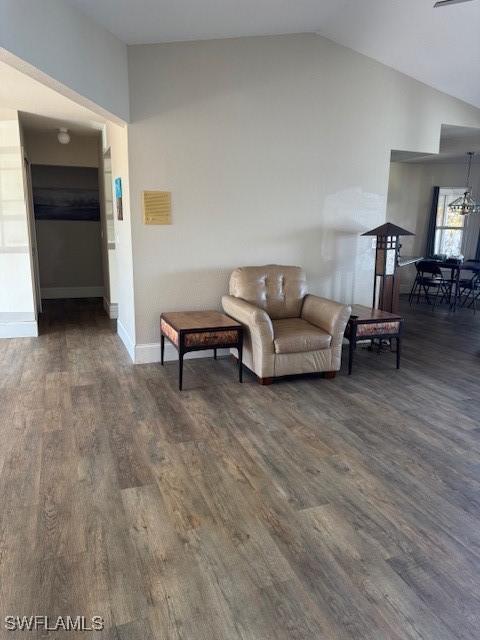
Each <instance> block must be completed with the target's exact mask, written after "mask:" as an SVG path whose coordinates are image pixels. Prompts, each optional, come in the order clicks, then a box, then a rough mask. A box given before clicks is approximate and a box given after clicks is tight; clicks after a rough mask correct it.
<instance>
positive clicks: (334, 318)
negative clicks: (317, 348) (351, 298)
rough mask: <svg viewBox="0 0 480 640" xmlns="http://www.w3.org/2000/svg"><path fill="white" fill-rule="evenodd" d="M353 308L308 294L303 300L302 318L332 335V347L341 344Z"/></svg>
mask: <svg viewBox="0 0 480 640" xmlns="http://www.w3.org/2000/svg"><path fill="white" fill-rule="evenodd" d="M351 312H352V308H351V307H350V306H349V305H347V304H341V303H340V302H335V301H334V300H328V299H327V298H320V297H319V296H314V295H307V296H305V299H304V301H303V307H302V318H303V319H304V320H306V321H307V322H310V323H311V324H314V325H315V326H317V327H319V328H320V329H323V330H324V331H326V332H327V333H329V334H330V335H331V336H332V344H331V347H332V348H335V347H338V346H339V345H340V346H341V344H342V340H343V334H344V332H345V327H346V326H347V322H348V319H349V318H350V314H351Z"/></svg>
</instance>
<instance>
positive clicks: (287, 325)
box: [272, 318, 332, 353]
mask: <svg viewBox="0 0 480 640" xmlns="http://www.w3.org/2000/svg"><path fill="white" fill-rule="evenodd" d="M272 324H273V335H274V338H273V344H274V346H275V353H302V352H305V351H318V350H320V349H328V348H329V347H330V343H331V342H332V336H331V335H329V334H328V333H327V332H326V331H324V330H323V329H319V328H318V327H316V326H315V325H313V324H310V322H307V321H306V320H302V319H301V318H287V319H285V320H273V322H272Z"/></svg>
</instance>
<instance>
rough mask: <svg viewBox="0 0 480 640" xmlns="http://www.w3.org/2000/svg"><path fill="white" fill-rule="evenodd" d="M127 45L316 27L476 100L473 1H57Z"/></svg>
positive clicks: (477, 22)
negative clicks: (443, 4)
mask: <svg viewBox="0 0 480 640" xmlns="http://www.w3.org/2000/svg"><path fill="white" fill-rule="evenodd" d="M65 2H67V3H68V4H70V5H72V6H74V7H76V8H77V9H80V10H81V11H82V12H84V13H86V14H87V15H89V16H90V17H91V18H93V19H94V20H96V21H97V22H98V23H100V24H102V25H103V26H104V27H106V28H107V29H109V30H110V31H111V32H112V33H114V34H115V35H117V36H118V37H119V38H120V39H121V40H123V41H124V42H126V43H128V44H146V43H158V42H171V41H181V40H200V39H211V38H230V37H237V36H249V35H266V34H284V33H301V32H310V33H319V34H321V35H323V36H326V37H327V38H330V39H331V40H334V41H335V42H338V43H340V44H342V45H345V46H347V47H350V48H352V49H354V50H356V51H358V52H360V53H363V54H365V55H367V56H370V57H372V58H374V59H376V60H378V61H380V62H382V63H384V64H386V65H388V66H390V67H393V68H394V69H397V70H399V71H402V72H403V73H406V74H407V75H409V76H412V77H414V78H416V79H418V80H421V81H422V82H425V83H426V84H428V85H430V86H432V87H435V88H437V89H439V90H441V91H444V92H446V93H448V94H450V95H453V96H456V97H458V98H460V99H462V100H465V101H466V102H469V103H471V104H474V105H476V106H477V107H480V38H479V37H478V29H479V27H480V0H472V1H470V2H466V3H464V4H453V5H450V6H447V7H443V8H440V9H434V8H433V4H434V0H65Z"/></svg>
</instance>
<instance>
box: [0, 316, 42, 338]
mask: <svg viewBox="0 0 480 640" xmlns="http://www.w3.org/2000/svg"><path fill="white" fill-rule="evenodd" d="M37 336H38V324H37V321H36V320H28V321H24V322H0V338H36V337H37Z"/></svg>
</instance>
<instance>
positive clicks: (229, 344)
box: [160, 311, 243, 391]
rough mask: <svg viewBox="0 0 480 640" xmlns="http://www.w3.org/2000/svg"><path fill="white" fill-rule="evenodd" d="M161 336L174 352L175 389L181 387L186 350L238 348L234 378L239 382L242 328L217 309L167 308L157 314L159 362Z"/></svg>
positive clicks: (215, 353)
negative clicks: (176, 364)
mask: <svg viewBox="0 0 480 640" xmlns="http://www.w3.org/2000/svg"><path fill="white" fill-rule="evenodd" d="M165 338H167V339H168V340H169V341H170V342H171V343H172V344H173V346H174V347H175V348H176V349H177V351H178V364H179V368H178V388H179V389H180V391H181V390H182V382H183V356H184V355H185V354H186V353H188V352H189V351H202V350H205V349H213V354H214V358H215V359H217V349H237V350H238V378H239V381H240V382H242V346H243V327H242V325H241V324H240V323H239V322H236V321H235V320H232V318H229V317H228V316H226V315H225V314H223V313H220V312H218V311H171V312H169V313H162V315H161V316H160V348H161V363H162V365H163V362H164V352H165Z"/></svg>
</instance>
